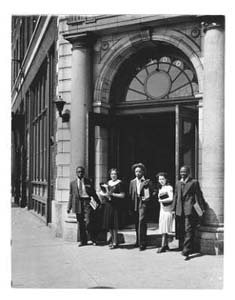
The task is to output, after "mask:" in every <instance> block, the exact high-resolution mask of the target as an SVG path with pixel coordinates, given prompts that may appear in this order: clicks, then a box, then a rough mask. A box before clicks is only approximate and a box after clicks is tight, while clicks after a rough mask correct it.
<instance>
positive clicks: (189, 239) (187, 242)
mask: <svg viewBox="0 0 235 300" xmlns="http://www.w3.org/2000/svg"><path fill="white" fill-rule="evenodd" d="M194 231H195V220H194V217H193V216H192V215H190V216H185V238H184V248H183V252H184V253H186V254H187V253H192V252H193V241H194Z"/></svg>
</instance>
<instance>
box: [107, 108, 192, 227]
mask: <svg viewBox="0 0 235 300" xmlns="http://www.w3.org/2000/svg"><path fill="white" fill-rule="evenodd" d="M197 113H198V112H197V109H196V108H195V106H191V107H190V106H188V107H187V106H183V105H176V106H174V107H171V108H170V109H169V110H167V111H164V112H158V111H157V110H156V111H155V113H152V114H149V113H142V114H141V113H140V114H139V113H136V114H133V115H132V114H127V115H125V114H124V115H119V116H116V117H115V118H114V119H113V122H112V126H111V129H110V145H109V163H108V164H109V167H113V166H116V167H117V168H118V169H119V171H120V175H121V178H122V179H123V181H124V182H125V183H126V185H127V187H128V184H129V182H130V180H131V179H132V178H133V177H134V174H133V173H132V170H131V166H132V165H133V164H134V163H138V162H142V163H143V164H144V165H145V166H146V168H147V174H146V177H147V178H150V179H151V180H152V181H153V182H154V183H157V182H156V177H155V175H156V174H157V173H158V172H167V173H168V177H169V181H170V184H171V185H172V186H173V187H174V186H175V182H176V180H177V179H178V176H179V169H180V167H181V166H182V165H184V164H187V165H188V166H189V167H190V168H191V175H192V176H193V177H197V147H198V143H197V135H198V130H197V126H198V125H197V124H198V115H197ZM150 206H151V207H150V209H149V221H153V222H157V220H158V215H159V204H158V201H157V199H155V201H154V199H153V201H152V203H151V204H150Z"/></svg>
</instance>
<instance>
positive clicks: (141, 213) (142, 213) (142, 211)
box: [139, 204, 147, 246]
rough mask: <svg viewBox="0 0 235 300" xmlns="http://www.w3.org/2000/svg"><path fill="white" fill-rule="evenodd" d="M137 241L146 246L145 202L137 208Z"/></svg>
mask: <svg viewBox="0 0 235 300" xmlns="http://www.w3.org/2000/svg"><path fill="white" fill-rule="evenodd" d="M139 243H140V245H142V246H146V244H147V222H146V205H145V204H142V205H141V206H140V208H139Z"/></svg>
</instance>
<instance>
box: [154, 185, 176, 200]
mask: <svg viewBox="0 0 235 300" xmlns="http://www.w3.org/2000/svg"><path fill="white" fill-rule="evenodd" d="M165 193H168V195H169V197H168V198H165V199H160V198H159V197H160V195H161V194H165ZM158 201H159V202H160V203H164V202H165V203H168V202H172V201H173V188H172V186H171V185H163V186H162V187H161V188H160V190H159V192H158Z"/></svg>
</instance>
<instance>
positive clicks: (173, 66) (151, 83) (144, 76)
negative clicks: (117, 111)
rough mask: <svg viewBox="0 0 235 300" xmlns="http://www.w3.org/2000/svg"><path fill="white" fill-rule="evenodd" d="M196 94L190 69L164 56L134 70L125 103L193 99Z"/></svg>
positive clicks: (194, 77) (193, 75)
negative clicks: (182, 98)
mask: <svg viewBox="0 0 235 300" xmlns="http://www.w3.org/2000/svg"><path fill="white" fill-rule="evenodd" d="M197 93H198V83H197V78H196V76H195V74H194V72H193V70H192V68H190V67H189V66H188V65H186V63H184V62H183V61H181V60H179V59H176V58H172V57H167V56H164V57H161V58H160V59H151V60H150V61H149V62H148V63H147V64H146V65H144V66H143V67H138V68H137V69H136V74H135V76H134V78H133V79H132V81H131V83H130V85H129V87H128V90H127V94H126V99H125V101H146V100H164V99H171V98H179V97H180V98H181V97H194V95H195V94H197Z"/></svg>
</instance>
